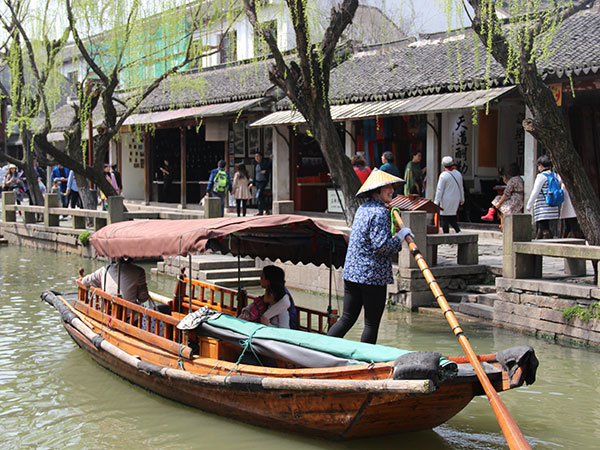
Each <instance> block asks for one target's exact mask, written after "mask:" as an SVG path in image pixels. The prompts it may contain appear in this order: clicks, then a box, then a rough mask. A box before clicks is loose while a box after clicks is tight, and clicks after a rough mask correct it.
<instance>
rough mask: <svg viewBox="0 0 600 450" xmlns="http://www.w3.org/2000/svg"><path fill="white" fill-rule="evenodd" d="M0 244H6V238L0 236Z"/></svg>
mask: <svg viewBox="0 0 600 450" xmlns="http://www.w3.org/2000/svg"><path fill="white" fill-rule="evenodd" d="M0 245H8V239H4V238H0Z"/></svg>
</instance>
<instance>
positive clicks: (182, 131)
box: [179, 127, 187, 208]
mask: <svg viewBox="0 0 600 450" xmlns="http://www.w3.org/2000/svg"><path fill="white" fill-rule="evenodd" d="M186 134H187V128H186V127H181V128H179V148H180V152H181V155H180V158H181V159H180V160H181V189H180V191H179V192H180V202H181V207H182V208H185V207H186V204H187V171H186V169H187V156H186V145H187V143H186Z"/></svg>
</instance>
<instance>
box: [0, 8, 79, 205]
mask: <svg viewBox="0 0 600 450" xmlns="http://www.w3.org/2000/svg"><path fill="white" fill-rule="evenodd" d="M4 5H5V6H6V8H5V9H3V10H2V11H0V23H1V24H2V28H3V30H4V32H5V34H6V36H7V40H6V42H5V44H4V45H3V47H2V48H3V51H2V53H1V54H0V58H1V60H2V64H3V65H4V67H6V68H8V70H9V74H10V80H11V82H10V92H9V93H8V98H5V99H4V100H5V101H7V103H9V104H10V107H11V114H10V116H9V120H8V123H7V124H5V129H6V135H7V136H8V135H9V134H10V133H11V131H12V130H13V129H16V130H18V133H19V135H20V138H21V142H22V143H23V148H24V149H25V151H24V152H23V157H22V158H21V159H17V158H15V157H12V156H10V155H8V154H6V153H4V149H1V150H0V154H1V155H2V157H3V159H5V160H7V161H9V162H11V163H13V164H15V165H17V166H18V167H19V168H20V169H22V170H23V172H24V174H25V176H26V179H27V181H28V185H29V189H30V196H31V201H32V202H33V204H36V205H41V204H43V198H42V192H41V190H40V188H39V186H38V183H37V173H36V172H35V170H34V166H33V160H34V157H35V156H36V155H35V154H34V152H33V151H31V150H32V149H33V146H32V142H33V131H32V128H33V127H32V123H33V122H34V121H35V118H36V117H37V115H38V114H39V113H40V109H39V105H40V104H41V98H42V97H45V98H46V101H47V103H48V104H49V105H52V106H55V105H56V104H57V101H56V100H57V96H53V95H51V94H49V91H50V90H55V91H56V89H54V87H55V86H57V84H60V79H59V77H57V72H56V70H55V64H56V61H57V57H58V54H59V52H60V49H61V48H62V46H63V45H64V43H65V42H66V38H67V35H68V33H63V35H62V36H60V37H59V38H58V39H50V38H49V37H48V36H45V37H44V38H42V39H39V40H33V41H32V40H29V39H26V40H25V44H26V48H25V46H24V45H23V39H22V36H23V35H22V31H24V29H23V23H24V22H25V21H26V20H27V19H28V14H30V11H29V10H28V7H29V4H28V3H27V2H24V1H20V0H17V1H12V0H5V2H4ZM42 16H43V17H42V20H40V22H41V23H40V24H38V26H40V27H44V26H45V25H44V23H47V22H48V21H47V20H45V19H47V18H48V17H49V16H48V11H44V12H43V13H42ZM36 19H37V18H36ZM28 53H29V54H36V55H37V59H38V61H39V63H38V64H37V65H36V70H37V74H36V76H37V80H38V82H37V83H35V82H32V66H31V64H30V59H29V58H28V57H27V54H28ZM38 156H41V155H38Z"/></svg>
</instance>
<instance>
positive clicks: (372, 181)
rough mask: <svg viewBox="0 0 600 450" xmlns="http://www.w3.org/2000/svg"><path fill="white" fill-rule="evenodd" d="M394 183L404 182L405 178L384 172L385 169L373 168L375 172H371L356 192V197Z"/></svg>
mask: <svg viewBox="0 0 600 450" xmlns="http://www.w3.org/2000/svg"><path fill="white" fill-rule="evenodd" d="M394 183H404V180H403V179H402V178H398V177H396V176H394V175H392V174H389V173H387V172H384V171H383V170H379V169H373V172H371V175H369V178H367V179H366V180H365V182H364V183H363V185H362V186H361V188H360V189H359V190H358V192H357V193H356V197H360V196H361V195H363V194H366V193H367V192H370V191H373V190H375V189H377V188H380V187H382V186H387V185H388V184H394Z"/></svg>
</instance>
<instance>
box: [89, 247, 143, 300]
mask: <svg viewBox="0 0 600 450" xmlns="http://www.w3.org/2000/svg"><path fill="white" fill-rule="evenodd" d="M119 266H120V270H119ZM119 272H120V273H119ZM80 281H81V283H82V284H83V285H84V286H93V287H97V288H100V289H102V290H103V291H104V292H106V293H107V294H110V295H118V296H119V297H121V298H122V299H124V300H127V301H130V302H132V303H136V304H138V305H142V304H143V303H145V302H147V304H149V305H151V306H152V305H153V304H154V302H153V301H152V299H151V298H150V293H149V292H148V285H147V284H146V271H145V270H144V269H143V268H142V267H140V266H137V265H135V264H133V262H132V260H131V258H119V261H118V263H116V264H115V263H112V264H109V265H107V266H103V267H100V268H99V269H98V270H96V271H95V272H92V273H91V274H89V275H86V276H85V277H83V278H82V279H81V280H80ZM119 291H120V293H119ZM144 306H145V305H144ZM151 306H147V307H149V308H150V307H151ZM152 309H154V308H152Z"/></svg>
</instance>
